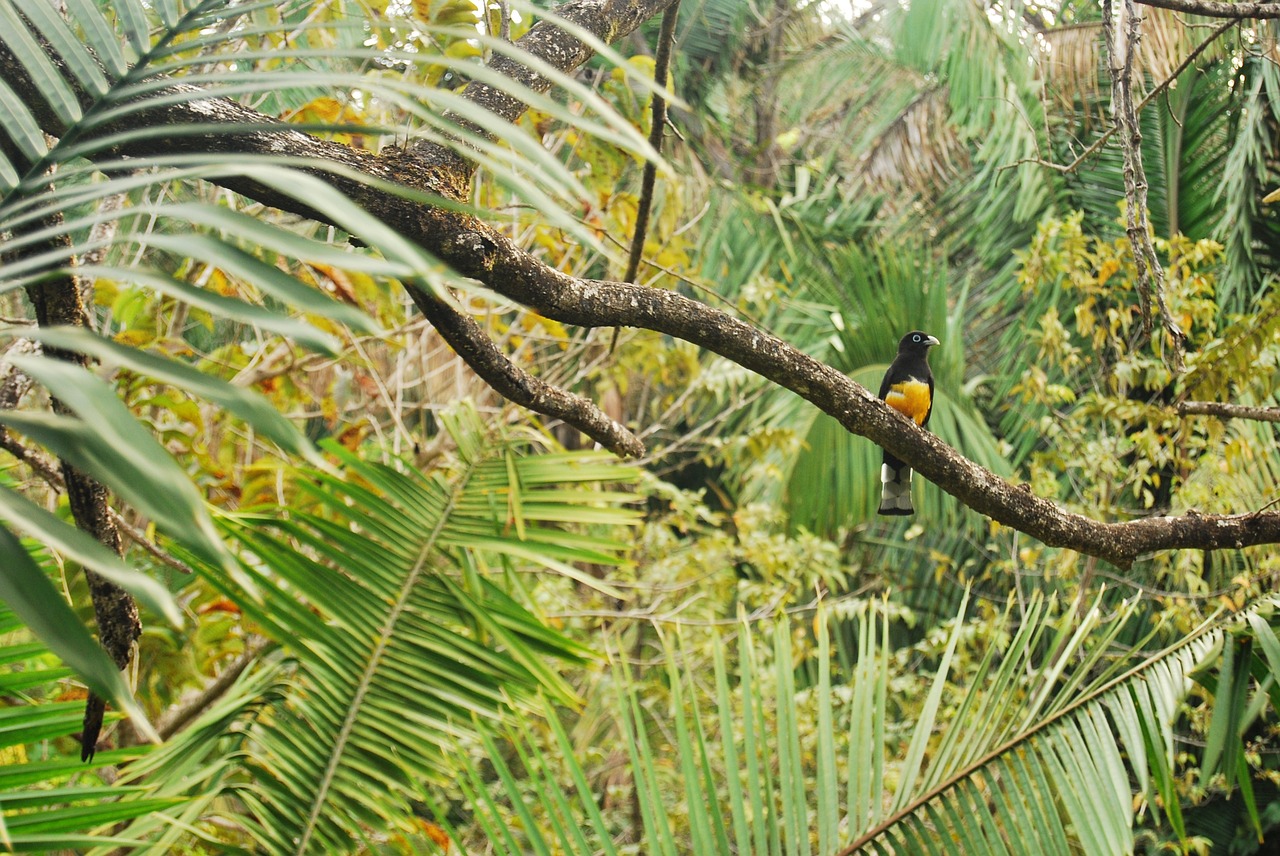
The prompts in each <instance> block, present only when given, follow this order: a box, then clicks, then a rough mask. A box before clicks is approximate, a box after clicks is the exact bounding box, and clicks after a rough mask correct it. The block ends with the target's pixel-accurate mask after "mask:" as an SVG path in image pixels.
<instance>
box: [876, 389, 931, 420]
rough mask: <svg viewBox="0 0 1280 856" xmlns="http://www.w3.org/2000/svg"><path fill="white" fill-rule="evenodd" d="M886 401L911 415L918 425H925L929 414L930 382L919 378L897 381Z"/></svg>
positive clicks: (886, 396) (897, 409)
mask: <svg viewBox="0 0 1280 856" xmlns="http://www.w3.org/2000/svg"><path fill="white" fill-rule="evenodd" d="M884 403H885V404H887V405H889V406H890V407H892V408H893V409H894V410H896V411H898V412H899V413H901V414H903V415H905V416H909V417H911V418H912V419H914V420H915V421H916V424H917V425H923V424H924V418H925V417H926V416H928V415H929V384H927V383H923V382H921V381H918V380H905V381H903V382H902V383H895V384H894V385H893V386H891V387H889V392H888V394H887V395H885V397H884Z"/></svg>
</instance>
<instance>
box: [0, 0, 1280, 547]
mask: <svg viewBox="0 0 1280 856" xmlns="http://www.w3.org/2000/svg"><path fill="white" fill-rule="evenodd" d="M670 2H672V0H649V2H637V3H635V4H624V3H621V2H608V0H595V2H591V0H575V2H572V3H568V4H565V5H564V6H561V7H560V9H559V11H560V13H561V14H565V15H566V16H567V14H568V11H581V10H587V9H591V10H595V11H596V12H603V11H604V10H606V9H610V8H616V9H621V7H624V6H625V7H626V17H623V18H619V19H618V20H617V21H612V22H609V24H610V25H609V26H608V27H605V28H604V31H607V34H608V38H610V39H616V38H619V37H621V36H624V35H626V34H627V33H628V32H630V29H629V28H630V27H634V26H635V25H638V24H639V23H640V21H642V20H643V17H637V15H638V14H639V13H638V12H636V11H635V10H637V9H640V8H641V7H643V8H644V9H645V10H647V14H653V13H656V12H658V11H661V10H662V9H664V8H665V7H666V6H668V5H669V4H670ZM620 14H622V12H620ZM535 29H537V28H535ZM557 33H559V35H556V34H557ZM530 35H532V31H531V33H530ZM539 39H541V41H537V42H536V43H535V42H534V41H533V40H529V36H526V37H525V41H524V44H525V46H526V47H529V46H530V45H534V46H535V47H537V49H538V50H539V51H540V53H539V56H540V57H541V58H542V59H544V60H546V61H548V62H551V63H552V64H553V65H554V66H555V67H556V68H560V69H562V70H570V69H572V68H573V67H574V64H576V63H577V62H581V61H582V60H583V59H585V57H586V54H585V53H584V51H583V50H582V48H581V45H580V43H578V41H577V40H576V39H573V38H571V37H568V36H567V35H566V34H564V33H563V32H561V31H558V30H555V29H554V28H551V29H550V30H547V31H545V33H544V34H543V35H540V36H539ZM15 67H16V68H15ZM20 69H21V66H20V64H18V63H15V62H12V61H11V60H9V61H7V60H6V58H5V57H3V56H0V77H3V79H5V81H6V82H7V83H9V85H10V87H11V88H13V89H14V90H15V92H17V93H18V95H19V97H22V98H24V100H25V101H27V103H31V99H32V98H33V97H38V96H35V95H33V92H34V90H33V88H32V87H31V86H30V82H29V81H24V80H23V79H22V77H23V74H22V72H21V71H20ZM513 73H514V72H513ZM469 91H470V90H469ZM477 92H479V93H485V94H484V95H483V96H482V95H476V96H474V97H476V99H477V100H478V101H480V100H486V101H487V100H490V99H493V100H496V101H498V102H502V101H503V99H502V98H501V97H500V96H499V95H496V94H492V93H490V92H489V91H488V90H487V89H485V88H483V87H482V88H480V89H478V90H477ZM504 103H505V102H504ZM503 109H504V110H507V111H508V112H507V113H504V115H508V116H510V115H511V114H510V112H509V111H510V110H512V109H516V107H513V106H511V105H509V104H508V105H507V106H505V107H503ZM520 109H522V108H520ZM34 112H35V114H36V115H37V117H38V118H40V120H41V121H45V118H46V117H48V116H52V115H53V111H52V110H49V109H47V107H45V106H41V105H35V108H34ZM515 115H518V112H517V113H516V114H515ZM49 121H51V122H52V123H53V125H54V126H55V127H56V124H57V120H56V116H53V118H52V119H51V120H49ZM143 124H151V125H161V124H162V125H167V126H177V127H182V126H185V127H184V132H183V133H182V134H174V135H172V136H168V137H166V138H164V139H163V140H156V139H143V138H141V137H140V136H139V135H137V134H134V135H132V136H129V137H127V138H124V140H123V141H122V142H121V141H119V140H120V138H117V141H116V142H113V143H111V144H110V145H104V148H103V149H101V150H99V151H98V152H97V153H91V154H90V155H89V156H90V157H98V158H104V159H109V158H116V157H121V156H124V157H139V158H146V157H149V156H153V155H156V154H160V153H165V154H170V153H173V152H174V151H175V149H179V150H182V151H189V152H218V153H220V154H225V153H227V152H240V153H244V154H250V155H263V156H271V157H276V158H279V157H281V156H293V157H297V158H305V159H307V160H309V161H310V162H311V163H314V164H315V167H314V168H312V169H311V171H312V172H313V173H314V174H317V175H321V176H323V177H324V178H325V180H326V181H328V182H329V183H330V184H332V185H333V186H334V187H335V188H336V189H338V190H340V191H342V192H343V193H345V194H347V196H348V197H350V198H351V200H352V202H353V203H354V204H356V205H359V206H360V207H361V208H363V209H364V210H365V211H367V212H369V213H370V214H371V215H372V216H375V217H378V218H379V219H380V220H381V221H382V222H385V223H392V224H395V225H396V228H397V229H398V231H399V232H400V233H401V234H402V235H404V236H405V237H406V238H409V239H411V240H413V241H415V242H417V243H418V244H419V245H421V246H422V247H424V248H426V249H427V250H429V251H430V252H432V253H433V254H435V255H436V256H437V257H438V258H440V259H441V260H443V261H444V262H446V263H448V264H450V265H451V266H452V267H453V268H454V269H455V270H456V271H457V272H458V273H460V274H462V275H464V276H469V277H472V278H474V279H476V280H478V281H480V282H482V283H484V284H485V285H486V286H487V287H489V288H491V289H493V290H494V291H496V292H498V293H500V294H502V295H504V296H506V297H509V298H511V299H513V300H515V301H517V302H519V303H521V304H523V305H525V306H528V307H530V308H532V309H534V310H535V311H537V312H539V313H540V314H542V315H544V316H546V317H547V318H551V319H553V320H556V321H560V322H562V323H567V324H576V325H582V326H590V327H621V326H627V327H640V328H644V329H649V330H654V331H658V332H661V333H665V334H667V335H670V336H673V337H676V338H679V339H683V340H685V341H688V342H691V343H693V344H696V345H699V346H701V347H703V348H706V349H707V350H710V351H713V352H715V353H717V354H720V355H721V356H723V357H726V358H727V359H730V360H732V361H734V362H736V363H738V364H739V365H741V366H743V367H745V368H748V369H750V370H752V371H754V372H756V373H758V374H760V375H761V376H763V377H765V378H767V379H768V380H770V381H772V382H774V383H776V384H778V385H780V386H782V387H785V388H786V389H789V390H792V391H793V392H795V393H796V394H798V395H800V396H802V397H803V398H805V399H806V400H808V401H809V402H811V403H812V404H814V405H815V406H817V407H818V408H820V409H821V410H823V411H824V412H826V413H828V414H830V415H831V416H833V417H835V418H836V419H837V420H838V421H839V422H840V424H841V425H843V426H844V427H845V429H846V430H848V431H850V432H851V433H854V434H858V435H860V436H863V437H866V438H868V439H869V440H871V441H872V442H874V443H876V444H877V445H879V446H882V447H883V448H885V449H887V450H888V451H889V452H890V453H892V454H893V455H895V456H896V457H899V458H901V459H902V460H904V461H907V462H908V463H910V464H911V466H912V467H913V468H914V469H916V470H917V471H919V472H920V474H921V475H922V476H924V477H925V478H927V479H929V480H930V481H931V482H933V483H934V484H936V485H938V486H939V487H940V488H941V489H943V490H944V491H946V492H947V493H950V494H952V495H953V496H955V497H956V498H957V499H958V500H960V501H961V502H962V503H964V504H965V505H967V506H969V507H970V508H973V509H974V510H975V511H978V512H979V513H981V514H985V515H987V516H988V517H991V518H992V519H993V520H996V521H998V522H1000V523H1002V524H1004V525H1007V526H1009V527H1011V528H1014V529H1017V530H1019V531H1021V532H1025V533H1027V534H1028V535H1031V536H1033V537H1035V538H1038V539H1039V540H1041V541H1042V542H1044V543H1045V544H1048V545H1050V546H1055V547H1064V548H1068V549H1072V550H1076V551H1079V552H1081V553H1085V554H1088V555H1092V556H1096V557H1098V558H1101V559H1104V560H1106V561H1109V562H1111V563H1113V564H1115V565H1117V566H1119V567H1127V566H1128V565H1129V564H1131V563H1132V562H1133V561H1134V560H1135V559H1136V558H1138V557H1139V556H1142V555H1144V554H1147V553H1150V552H1153V551H1157V550H1167V549H1178V548H1194V549H1225V548H1238V547H1246V546H1251V545H1255V544H1264V543H1276V542H1280V513H1276V512H1261V513H1252V514H1243V515H1224V516H1208V515H1198V514H1188V515H1185V516H1181V517H1152V518H1147V519H1143V520H1135V521H1128V522H1120V523H1105V522H1100V521H1096V520H1092V519H1090V518H1087V517H1085V516H1083V515H1080V514H1075V513H1073V512H1069V511H1067V510H1065V509H1063V508H1060V507H1059V506H1057V505H1056V504H1054V503H1053V502H1050V501H1048V500H1046V499H1043V498H1040V497H1037V496H1035V495H1033V494H1032V493H1031V492H1030V490H1029V489H1027V488H1026V487H1025V486H1017V485H1013V484H1010V483H1008V482H1005V481H1003V480H1002V479H1000V478H999V477H998V476H996V475H995V474H994V473H992V472H990V471H989V470H986V469H984V468H982V467H980V466H978V465H977V464H975V463H973V462H972V461H969V460H967V459H966V458H964V457H963V456H961V455H960V454H959V453H957V452H956V451H955V450H954V449H952V448H950V447H949V446H947V445H946V444H945V443H943V442H942V441H941V440H939V439H938V438H937V437H935V436H934V435H932V434H929V433H927V432H925V431H922V430H921V429H919V428H918V427H917V426H916V425H915V424H914V422H912V421H911V420H909V419H907V418H905V417H903V416H902V415H901V414H899V413H897V412H896V411H894V410H892V409H891V408H889V407H887V406H886V405H885V404H884V403H883V402H881V401H879V400H878V399H877V398H876V397H875V396H874V395H872V394H871V393H870V392H869V391H867V390H866V389H864V388H863V387H861V386H859V385H858V384H856V383H854V382H853V381H851V380H850V379H849V378H848V377H846V376H845V375H844V374H842V373H841V372H839V371H837V370H836V369H834V368H832V367H830V366H827V365H824V364H823V363H820V362H818V361H817V360H815V359H813V358H812V357H810V356H809V355H807V354H805V353H802V352H800V351H799V350H797V349H795V348H793V347H792V346H790V345H788V344H787V343H786V342H784V341H782V340H781V339H778V338H777V337H775V336H772V335H770V334H768V333H766V332H764V331H761V330H759V329H757V328H755V327H752V326H750V325H748V324H746V323H744V322H742V321H739V320H737V319H735V318H733V317H730V316H728V315H726V314H725V313H723V312H719V311H717V310H715V309H713V308H711V307H709V306H706V305H704V304H702V303H698V302H697V301H694V300H691V299H689V298H687V297H684V296H683V295H680V294H677V293H674V292H670V291H663V290H659V289H654V288H648V287H644V286H639V285H633V284H630V283H619V282H608V281H600V280H589V279H579V278H575V277H572V276H569V275H568V274H565V273H563V272H561V271H559V270H556V269H554V268H551V267H549V266H547V265H546V264H544V263H542V262H541V261H540V260H538V259H537V258H536V257H534V256H533V255H531V254H529V253H526V252H525V251H523V250H522V249H521V248H520V247H518V246H517V245H516V244H515V243H514V242H513V241H512V240H511V239H509V238H508V237H507V236H506V235H504V234H503V233H502V232H500V231H499V230H497V229H495V228H492V227H490V226H489V225H488V224H486V223H484V222H483V221H481V220H479V219H478V218H476V217H474V216H472V215H470V214H468V213H466V212H465V211H461V210H457V208H456V206H441V205H432V204H429V203H427V202H423V201H421V197H420V196H415V197H413V198H409V197H407V196H406V195H401V194H397V193H395V192H391V191H389V190H387V189H386V187H385V183H386V182H388V181H392V182H398V183H400V184H403V185H405V186H406V187H408V188H409V189H411V190H413V191H418V192H420V193H421V192H425V193H428V194H434V195H435V196H437V197H443V198H444V199H446V200H461V199H464V198H465V194H466V190H467V184H468V181H469V178H470V174H471V173H470V170H469V168H468V169H458V168H455V166H454V164H455V163H456V155H450V156H449V157H437V154H438V152H434V151H433V150H432V148H431V147H423V148H420V149H415V150H414V151H403V150H398V149H390V150H388V151H386V152H385V153H384V154H382V155H374V154H371V153H368V152H363V151H358V150H355V149H350V148H348V147H346V146H343V145H341V144H338V143H333V142H326V141H322V140H318V139H315V138H313V137H310V136H308V135H306V134H302V133H300V132H298V131H296V130H293V129H291V128H288V127H287V126H284V125H280V124H276V123H274V122H273V121H272V120H271V119H269V118H268V117H265V116H261V115H259V114H257V113H254V112H253V111H251V110H249V109H247V108H245V107H243V106H241V105H238V104H235V103H233V102H228V101H223V100H220V99H203V100H200V101H199V102H198V108H197V107H194V106H193V105H192V104H190V103H169V104H164V105H159V106H155V105H151V104H146V103H140V104H137V105H136V109H135V111H134V113H133V114H132V115H131V116H130V117H128V126H129V127H131V128H136V127H137V126H139V125H143ZM237 126H238V127H239V128H240V130H239V131H237V130H236V128H237ZM246 126H252V130H251V131H250V132H245V130H244V129H245V128H246ZM122 129H123V128H122V127H121V126H120V125H119V124H117V125H115V126H112V125H107V126H105V127H101V128H98V129H96V130H95V132H94V133H95V136H97V137H98V139H107V138H108V136H109V135H110V134H111V133H112V132H113V131H116V130H122ZM205 129H207V130H205ZM81 142H82V143H84V142H87V141H85V140H83V139H82V140H81ZM335 170H336V171H335ZM352 171H355V172H358V173H361V174H363V176H366V177H367V178H366V179H361V178H360V177H358V176H353V175H351V174H350V173H351V172H352ZM369 179H372V180H369ZM219 183H221V184H222V185H223V186H226V187H228V188H229V189H232V190H235V191H237V192H240V193H243V194H245V195H247V196H249V197H251V198H254V199H256V200H257V201H259V202H261V203H263V204H266V205H271V206H274V207H278V208H281V209H283V210H286V211H290V212H293V213H295V214H299V215H301V216H305V217H309V218H312V219H316V220H319V221H320V222H324V223H332V222H333V220H332V219H331V217H330V216H329V215H327V214H326V213H325V212H321V211H316V210H314V209H312V208H310V207H309V206H308V205H307V204H306V203H305V202H304V201H300V200H297V199H294V198H292V197H290V196H289V195H287V194H285V193H281V192H279V191H277V190H275V189H273V188H268V187H264V186H262V185H259V184H257V183H255V182H252V181H248V180H245V179H244V178H242V177H235V176H233V177H228V178H226V179H225V180H222V181H220V182H219ZM433 311H434V310H433ZM442 317H443V316H442ZM453 323H456V320H455V321H454V322H453ZM534 397H535V398H536V395H535V396H534Z"/></svg>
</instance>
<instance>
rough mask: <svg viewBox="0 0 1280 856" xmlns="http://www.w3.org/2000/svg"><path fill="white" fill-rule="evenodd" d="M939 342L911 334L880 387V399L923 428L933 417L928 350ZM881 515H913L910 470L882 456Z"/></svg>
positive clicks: (916, 332) (900, 346)
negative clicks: (931, 416) (931, 415)
mask: <svg viewBox="0 0 1280 856" xmlns="http://www.w3.org/2000/svg"><path fill="white" fill-rule="evenodd" d="M937 344H939V342H938V340H937V339H935V338H934V337H933V336H930V335H929V334H928V333H925V332H924V331H922V330H912V331H911V332H910V333H908V334H907V335H905V336H903V337H902V340H901V341H899V342H898V356H896V357H895V358H894V360H893V362H892V363H890V364H889V370H888V371H886V372H885V373H884V380H883V381H882V382H881V384H880V399H881V400H882V401H883V402H884V403H885V404H887V405H889V406H890V407H892V408H893V409H894V410H896V411H898V412H899V413H901V414H903V415H904V416H907V417H909V418H911V419H914V420H915V423H916V424H917V425H919V426H920V427H921V428H923V427H924V426H925V425H928V424H929V416H930V414H932V413H933V372H931V371H929V349H930V348H932V347H933V346H934V345H937ZM879 513H880V514H886V515H896V514H913V513H915V508H913V507H912V505H911V467H909V466H907V465H906V464H905V463H903V462H902V461H900V460H898V459H897V458H895V457H894V456H893V455H891V454H889V453H888V452H887V451H886V452H885V453H884V463H883V464H882V465H881V466H880V509H879Z"/></svg>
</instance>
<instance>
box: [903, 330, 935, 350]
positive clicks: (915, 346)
mask: <svg viewBox="0 0 1280 856" xmlns="http://www.w3.org/2000/svg"><path fill="white" fill-rule="evenodd" d="M937 344H939V343H938V340H937V339H935V338H934V337H932V336H930V335H929V334H928V333H925V332H924V331H922V330H912V331H911V332H910V333H908V334H907V335H905V336H903V337H902V340H901V341H900V342H898V353H899V354H909V353H912V352H915V353H920V354H925V353H928V351H929V349H930V348H931V347H933V346H934V345H937Z"/></svg>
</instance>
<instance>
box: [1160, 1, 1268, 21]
mask: <svg viewBox="0 0 1280 856" xmlns="http://www.w3.org/2000/svg"><path fill="white" fill-rule="evenodd" d="M1137 2H1139V3H1141V4H1142V5H1143V6H1155V7H1156V8H1158V9H1171V10H1173V11H1174V12H1185V13H1186V14H1188V15H1203V16H1204V17H1206V18H1234V19H1237V20H1239V19H1242V18H1280V3H1219V2H1216V0H1137Z"/></svg>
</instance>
